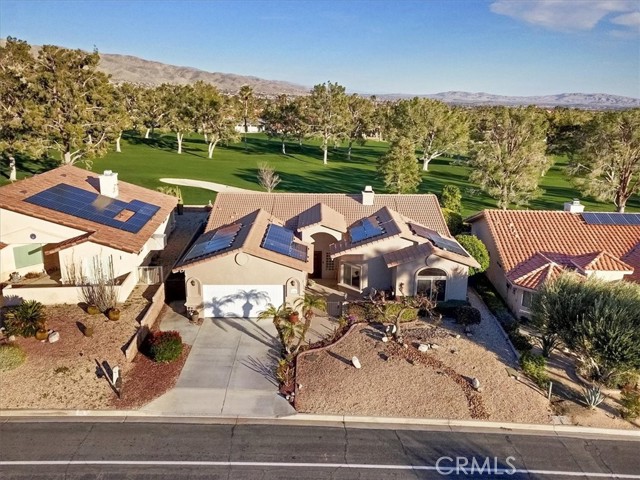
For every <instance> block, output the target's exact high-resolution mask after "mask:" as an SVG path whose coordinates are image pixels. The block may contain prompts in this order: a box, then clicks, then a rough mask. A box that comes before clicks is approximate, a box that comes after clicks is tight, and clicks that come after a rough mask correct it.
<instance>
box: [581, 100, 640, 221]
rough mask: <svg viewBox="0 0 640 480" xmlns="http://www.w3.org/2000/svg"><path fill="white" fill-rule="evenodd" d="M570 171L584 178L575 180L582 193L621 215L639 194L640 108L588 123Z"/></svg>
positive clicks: (601, 117)
mask: <svg viewBox="0 0 640 480" xmlns="http://www.w3.org/2000/svg"><path fill="white" fill-rule="evenodd" d="M570 172H571V173H573V174H575V175H584V178H582V179H578V180H577V183H578V185H579V186H580V187H581V189H582V191H583V192H584V193H586V194H587V195H592V196H594V197H595V198H597V199H598V200H601V201H610V202H613V204H614V205H615V206H616V208H617V211H618V212H624V209H625V207H626V205H627V201H628V200H629V198H631V196H632V195H634V194H637V193H638V192H640V109H639V108H636V109H633V110H626V111H623V112H608V113H604V114H599V115H597V116H596V117H595V118H594V119H593V120H592V121H591V122H589V123H588V124H587V126H586V127H585V132H584V136H583V140H582V145H581V148H580V150H579V151H578V154H577V155H576V156H574V157H573V158H572V160H571V164H570Z"/></svg>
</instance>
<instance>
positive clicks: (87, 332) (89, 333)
mask: <svg viewBox="0 0 640 480" xmlns="http://www.w3.org/2000/svg"><path fill="white" fill-rule="evenodd" d="M93 332H94V327H93V325H92V324H91V323H89V322H87V323H85V324H84V325H83V328H82V333H83V335H84V336H85V337H93Z"/></svg>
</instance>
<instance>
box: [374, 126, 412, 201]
mask: <svg viewBox="0 0 640 480" xmlns="http://www.w3.org/2000/svg"><path fill="white" fill-rule="evenodd" d="M378 173H379V174H380V175H381V176H382V177H383V180H384V184H385V186H386V188H387V190H388V191H389V192H391V193H412V192H415V191H416V190H417V188H418V185H420V182H421V181H422V177H421V175H420V167H419V166H418V163H417V162H416V153H415V145H414V144H413V142H412V141H411V140H409V139H408V138H400V139H398V140H395V141H394V142H392V143H391V146H390V147H389V151H388V152H387V154H386V155H384V156H382V157H380V160H379V161H378Z"/></svg>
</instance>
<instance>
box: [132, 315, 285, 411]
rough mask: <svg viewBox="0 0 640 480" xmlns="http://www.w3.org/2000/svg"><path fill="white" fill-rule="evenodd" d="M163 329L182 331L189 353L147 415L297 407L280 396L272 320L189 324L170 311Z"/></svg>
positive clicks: (148, 407) (276, 342) (205, 321)
mask: <svg viewBox="0 0 640 480" xmlns="http://www.w3.org/2000/svg"><path fill="white" fill-rule="evenodd" d="M161 328H162V330H178V331H180V333H181V335H182V338H183V341H184V342H185V343H191V344H192V347H191V352H190V353H189V358H188V359H187V361H186V363H185V365H184V368H183V369H182V373H181V374H180V377H179V378H178V381H177V383H176V386H175V387H174V388H173V389H172V390H170V391H169V392H167V393H165V394H164V395H162V396H161V397H159V398H157V399H156V400H154V401H152V402H151V403H149V404H147V405H146V406H144V407H143V408H142V411H144V412H147V413H149V414H174V415H189V416H209V415H222V416H242V417H280V416H285V415H292V414H294V413H295V410H294V409H293V407H291V405H289V403H288V402H287V401H286V400H285V399H284V398H282V397H281V396H280V395H278V386H277V385H278V382H277V381H276V379H275V376H274V371H275V366H276V364H277V360H278V351H277V346H278V340H277V336H276V330H275V327H274V326H273V323H272V322H269V321H265V320H263V321H260V322H258V321H256V320H249V319H242V318H240V319H238V318H216V319H212V318H206V319H204V321H203V323H202V325H201V326H196V325H191V324H189V322H188V320H187V319H186V318H185V317H184V316H182V315H179V314H177V313H175V311H171V310H170V311H169V313H167V314H166V315H165V316H164V318H163V319H162V323H161Z"/></svg>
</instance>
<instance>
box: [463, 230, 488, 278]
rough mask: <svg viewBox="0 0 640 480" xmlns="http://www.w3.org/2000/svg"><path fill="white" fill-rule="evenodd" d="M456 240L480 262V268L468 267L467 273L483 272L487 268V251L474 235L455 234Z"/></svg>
mask: <svg viewBox="0 0 640 480" xmlns="http://www.w3.org/2000/svg"><path fill="white" fill-rule="evenodd" d="M456 240H457V241H458V243H459V244H460V245H462V247H463V248H464V249H465V250H466V251H467V252H469V254H470V255H471V256H472V257H473V258H475V259H476V261H477V262H478V263H479V264H480V268H474V267H469V275H475V274H476V273H480V272H484V271H485V270H486V269H487V268H489V251H488V250H487V247H486V246H485V244H484V243H482V241H481V240H480V239H479V238H478V237H476V236H475V235H456Z"/></svg>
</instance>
